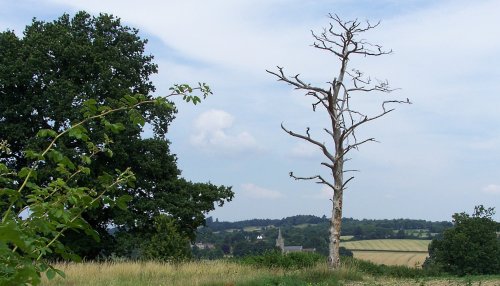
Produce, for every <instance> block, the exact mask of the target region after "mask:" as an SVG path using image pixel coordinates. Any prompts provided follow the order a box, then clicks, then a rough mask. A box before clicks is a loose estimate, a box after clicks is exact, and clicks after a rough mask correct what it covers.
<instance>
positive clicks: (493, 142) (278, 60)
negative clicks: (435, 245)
mask: <svg viewBox="0 0 500 286" xmlns="http://www.w3.org/2000/svg"><path fill="white" fill-rule="evenodd" d="M79 10H86V11H88V12H89V13H93V14H97V13H99V12H105V13H111V14H114V15H116V16H118V17H120V18H121V19H122V21H123V22H124V23H125V24H127V25H129V26H132V27H136V28H139V30H140V35H141V36H142V37H143V38H147V39H149V44H148V53H152V54H153V55H154V56H155V61H156V63H157V64H158V65H159V70H160V72H159V74H158V75H155V76H154V78H153V81H154V83H155V85H156V86H157V89H158V90H157V94H158V95H162V94H166V93H167V92H168V87H169V86H171V85H172V84H173V83H184V82H186V83H196V82H198V81H203V82H207V83H209V84H210V86H211V87H212V89H213V90H214V95H213V96H211V97H209V98H208V99H207V100H206V101H205V102H203V103H202V104H201V105H199V106H196V107H194V106H192V105H189V104H184V103H182V102H180V101H179V102H178V108H179V114H178V115H177V118H176V120H175V121H174V122H173V124H172V127H171V129H170V132H169V136H168V137H169V139H170V140H171V141H172V150H173V152H174V153H175V154H177V155H178V158H179V160H178V163H179V167H180V168H181V169H182V170H183V176H184V177H185V178H187V179H189V180H192V181H201V182H206V181H211V182H212V183H215V184H224V185H231V186H233V190H234V191H235V193H236V197H235V199H234V200H233V201H232V202H231V203H229V204H227V205H225V206H224V207H223V208H220V209H217V210H215V211H214V212H212V213H211V214H210V215H212V216H214V217H217V218H219V219H220V220H231V221H232V220H240V219H251V218H282V217H285V216H290V215H297V214H314V215H320V216H321V215H323V214H326V215H327V216H328V215H329V214H330V212H331V211H330V208H331V202H330V201H329V196H330V194H329V192H328V190H326V189H325V188H323V187H322V186H321V185H317V184H314V183H312V182H296V181H293V180H292V179H290V178H289V177H288V173H289V171H294V172H295V173H296V174H300V175H304V176H308V175H315V174H324V170H322V169H323V167H321V166H320V165H319V164H320V163H321V162H322V155H321V153H320V152H319V150H317V149H316V148H314V147H312V146H309V145H307V144H305V143H303V142H300V141H298V140H296V139H295V138H292V137H290V136H288V135H286V134H285V133H284V132H282V131H281V129H280V124H281V123H282V122H283V123H284V124H285V125H286V126H287V127H289V128H291V129H293V130H296V131H302V130H304V129H305V128H306V127H308V126H309V127H311V131H312V134H317V135H319V134H320V132H321V130H322V128H323V127H324V123H326V120H325V119H326V118H325V115H324V114H315V113H313V112H312V110H311V106H310V104H311V102H310V101H309V100H307V98H306V97H304V96H303V95H301V94H300V93H298V92H295V91H293V90H292V89H291V88H290V87H289V86H286V85H284V84H282V83H278V82H276V80H275V78H273V77H272V76H270V75H269V74H267V73H266V72H265V70H266V69H273V68H274V67H275V66H277V65H279V66H283V67H285V72H287V74H289V75H295V74H297V73H300V74H301V75H302V77H303V78H304V79H305V80H306V81H307V82H311V83H315V84H319V85H322V84H324V83H325V82H327V81H330V80H332V78H333V77H334V75H335V74H336V73H337V69H338V65H337V62H336V59H335V58H334V57H332V56H331V55H329V54H327V53H324V52H321V51H318V50H315V49H314V48H312V47H310V45H311V44H312V38H311V35H310V31H311V30H315V31H318V30H320V29H321V27H323V26H326V25H328V19H327V18H326V15H327V14H328V13H337V14H339V15H340V16H341V17H342V18H344V19H353V18H358V19H360V20H365V19H368V20H372V21H378V20H381V21H382V23H381V25H380V26H379V28H377V29H376V30H374V31H372V32H370V33H368V34H366V35H365V36H366V38H367V39H368V40H369V41H371V42H373V43H377V44H381V45H383V46H384V47H387V48H388V49H393V50H394V54H392V55H390V56H386V57H378V58H358V59H353V60H352V61H351V62H350V65H351V66H350V67H351V68H354V67H355V68H359V69H361V70H363V71H364V72H366V74H368V75H371V76H372V77H373V78H379V79H388V80H389V82H390V83H391V85H392V86H393V87H399V88H401V89H400V90H398V91H396V92H394V93H392V94H391V98H392V97H393V98H400V99H406V98H410V99H411V101H412V102H413V104H412V105H409V106H406V105H402V106H398V107H397V110H396V111H395V112H393V113H391V114H389V115H388V116H386V117H384V118H382V119H380V120H379V121H376V122H373V124H371V125H367V126H366V128H364V129H362V130H360V133H359V135H360V136H362V137H375V138H377V139H378V140H379V141H380V142H381V143H373V144H370V145H364V146H362V147H361V148H360V151H359V152H356V153H353V154H352V157H353V159H352V160H351V161H350V162H349V165H348V167H349V168H354V169H359V170H361V172H359V173H356V174H355V176H356V179H355V180H354V181H353V182H352V183H351V184H350V185H349V188H348V190H347V191H346V192H345V198H344V216H346V217H354V218H416V219H428V220H450V219H451V214H453V213H455V212H461V211H467V212H471V211H472V210H473V208H474V206H475V205H477V204H484V205H486V206H491V207H496V209H497V211H498V212H500V112H499V111H500V81H499V79H500V68H499V67H500V53H499V51H500V31H499V30H498V27H500V18H499V17H498V15H497V14H498V11H500V2H499V1H417V0H413V1H394V0H380V1H368V0H366V1H347V0H337V1H326V0H324V1H321V0H317V1H298V0H297V1H293V0H290V1H285V0H241V1H229V0H227V1H222V0H219V1H217V0H216V1H190V0H185V1H152V0H151V1H148V0H144V1H97V0H75V1H64V0H41V1H8V0H0V29H1V30H6V29H7V28H10V29H14V30H15V31H16V32H18V34H21V31H22V30H23V28H24V26H25V25H27V24H29V23H30V22H31V19H32V18H33V17H37V18H38V19H41V20H52V19H55V18H57V17H59V16H60V15H61V14H62V13H64V12H67V13H70V14H73V13H75V12H76V11H79ZM384 98H385V97H384V95H380V94H369V95H366V94H360V95H359V96H358V97H357V98H356V99H355V102H354V103H355V104H357V106H358V107H359V109H361V110H364V111H366V112H368V113H370V112H372V113H373V112H376V109H375V108H376V107H378V106H379V105H378V104H379V103H380V102H381V101H382V100H383V99H384ZM499 217H500V216H499V214H497V215H496V219H497V220H498V218H499Z"/></svg>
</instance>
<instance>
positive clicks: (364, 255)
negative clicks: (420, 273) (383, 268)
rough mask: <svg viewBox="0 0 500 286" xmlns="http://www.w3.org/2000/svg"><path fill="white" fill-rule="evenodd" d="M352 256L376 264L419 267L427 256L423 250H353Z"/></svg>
mask: <svg viewBox="0 0 500 286" xmlns="http://www.w3.org/2000/svg"><path fill="white" fill-rule="evenodd" d="M352 253H353V255H354V258H358V259H362V260H368V261H371V262H373V263H376V264H385V265H406V266H408V267H421V266H422V264H423V263H424V261H425V258H426V257H427V253H423V252H390V251H353V252H352Z"/></svg>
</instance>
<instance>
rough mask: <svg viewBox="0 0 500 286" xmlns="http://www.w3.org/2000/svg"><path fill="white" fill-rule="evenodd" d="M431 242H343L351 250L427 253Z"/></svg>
mask: <svg viewBox="0 0 500 286" xmlns="http://www.w3.org/2000/svg"><path fill="white" fill-rule="evenodd" d="M429 243H431V240H420V239H373V240H358V241H346V242H341V243H340V246H343V247H345V248H347V249H350V250H386V251H417V252H419V251H422V252H427V248H428V246H429Z"/></svg>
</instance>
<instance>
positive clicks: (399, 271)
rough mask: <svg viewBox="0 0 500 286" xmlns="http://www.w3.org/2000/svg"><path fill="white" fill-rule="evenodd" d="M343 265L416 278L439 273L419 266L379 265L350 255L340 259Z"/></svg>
mask: <svg viewBox="0 0 500 286" xmlns="http://www.w3.org/2000/svg"><path fill="white" fill-rule="evenodd" d="M342 263H343V265H344V267H353V268H355V269H357V270H358V271H361V272H364V273H367V274H370V275H373V276H389V277H395V278H418V277H428V276H438V275H439V274H440V273H439V272H436V271H427V270H424V269H420V268H411V267H408V266H402V265H398V266H388V265H384V264H382V265H379V264H375V263H372V262H369V261H365V260H359V259H355V258H350V257H344V259H343V260H342Z"/></svg>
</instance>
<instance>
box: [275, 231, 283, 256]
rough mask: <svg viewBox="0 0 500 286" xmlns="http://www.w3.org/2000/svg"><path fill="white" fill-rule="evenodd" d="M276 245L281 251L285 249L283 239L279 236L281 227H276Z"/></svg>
mask: <svg viewBox="0 0 500 286" xmlns="http://www.w3.org/2000/svg"><path fill="white" fill-rule="evenodd" d="M276 247H278V248H279V249H281V252H284V251H285V240H284V239H283V236H281V228H278V238H276Z"/></svg>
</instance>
